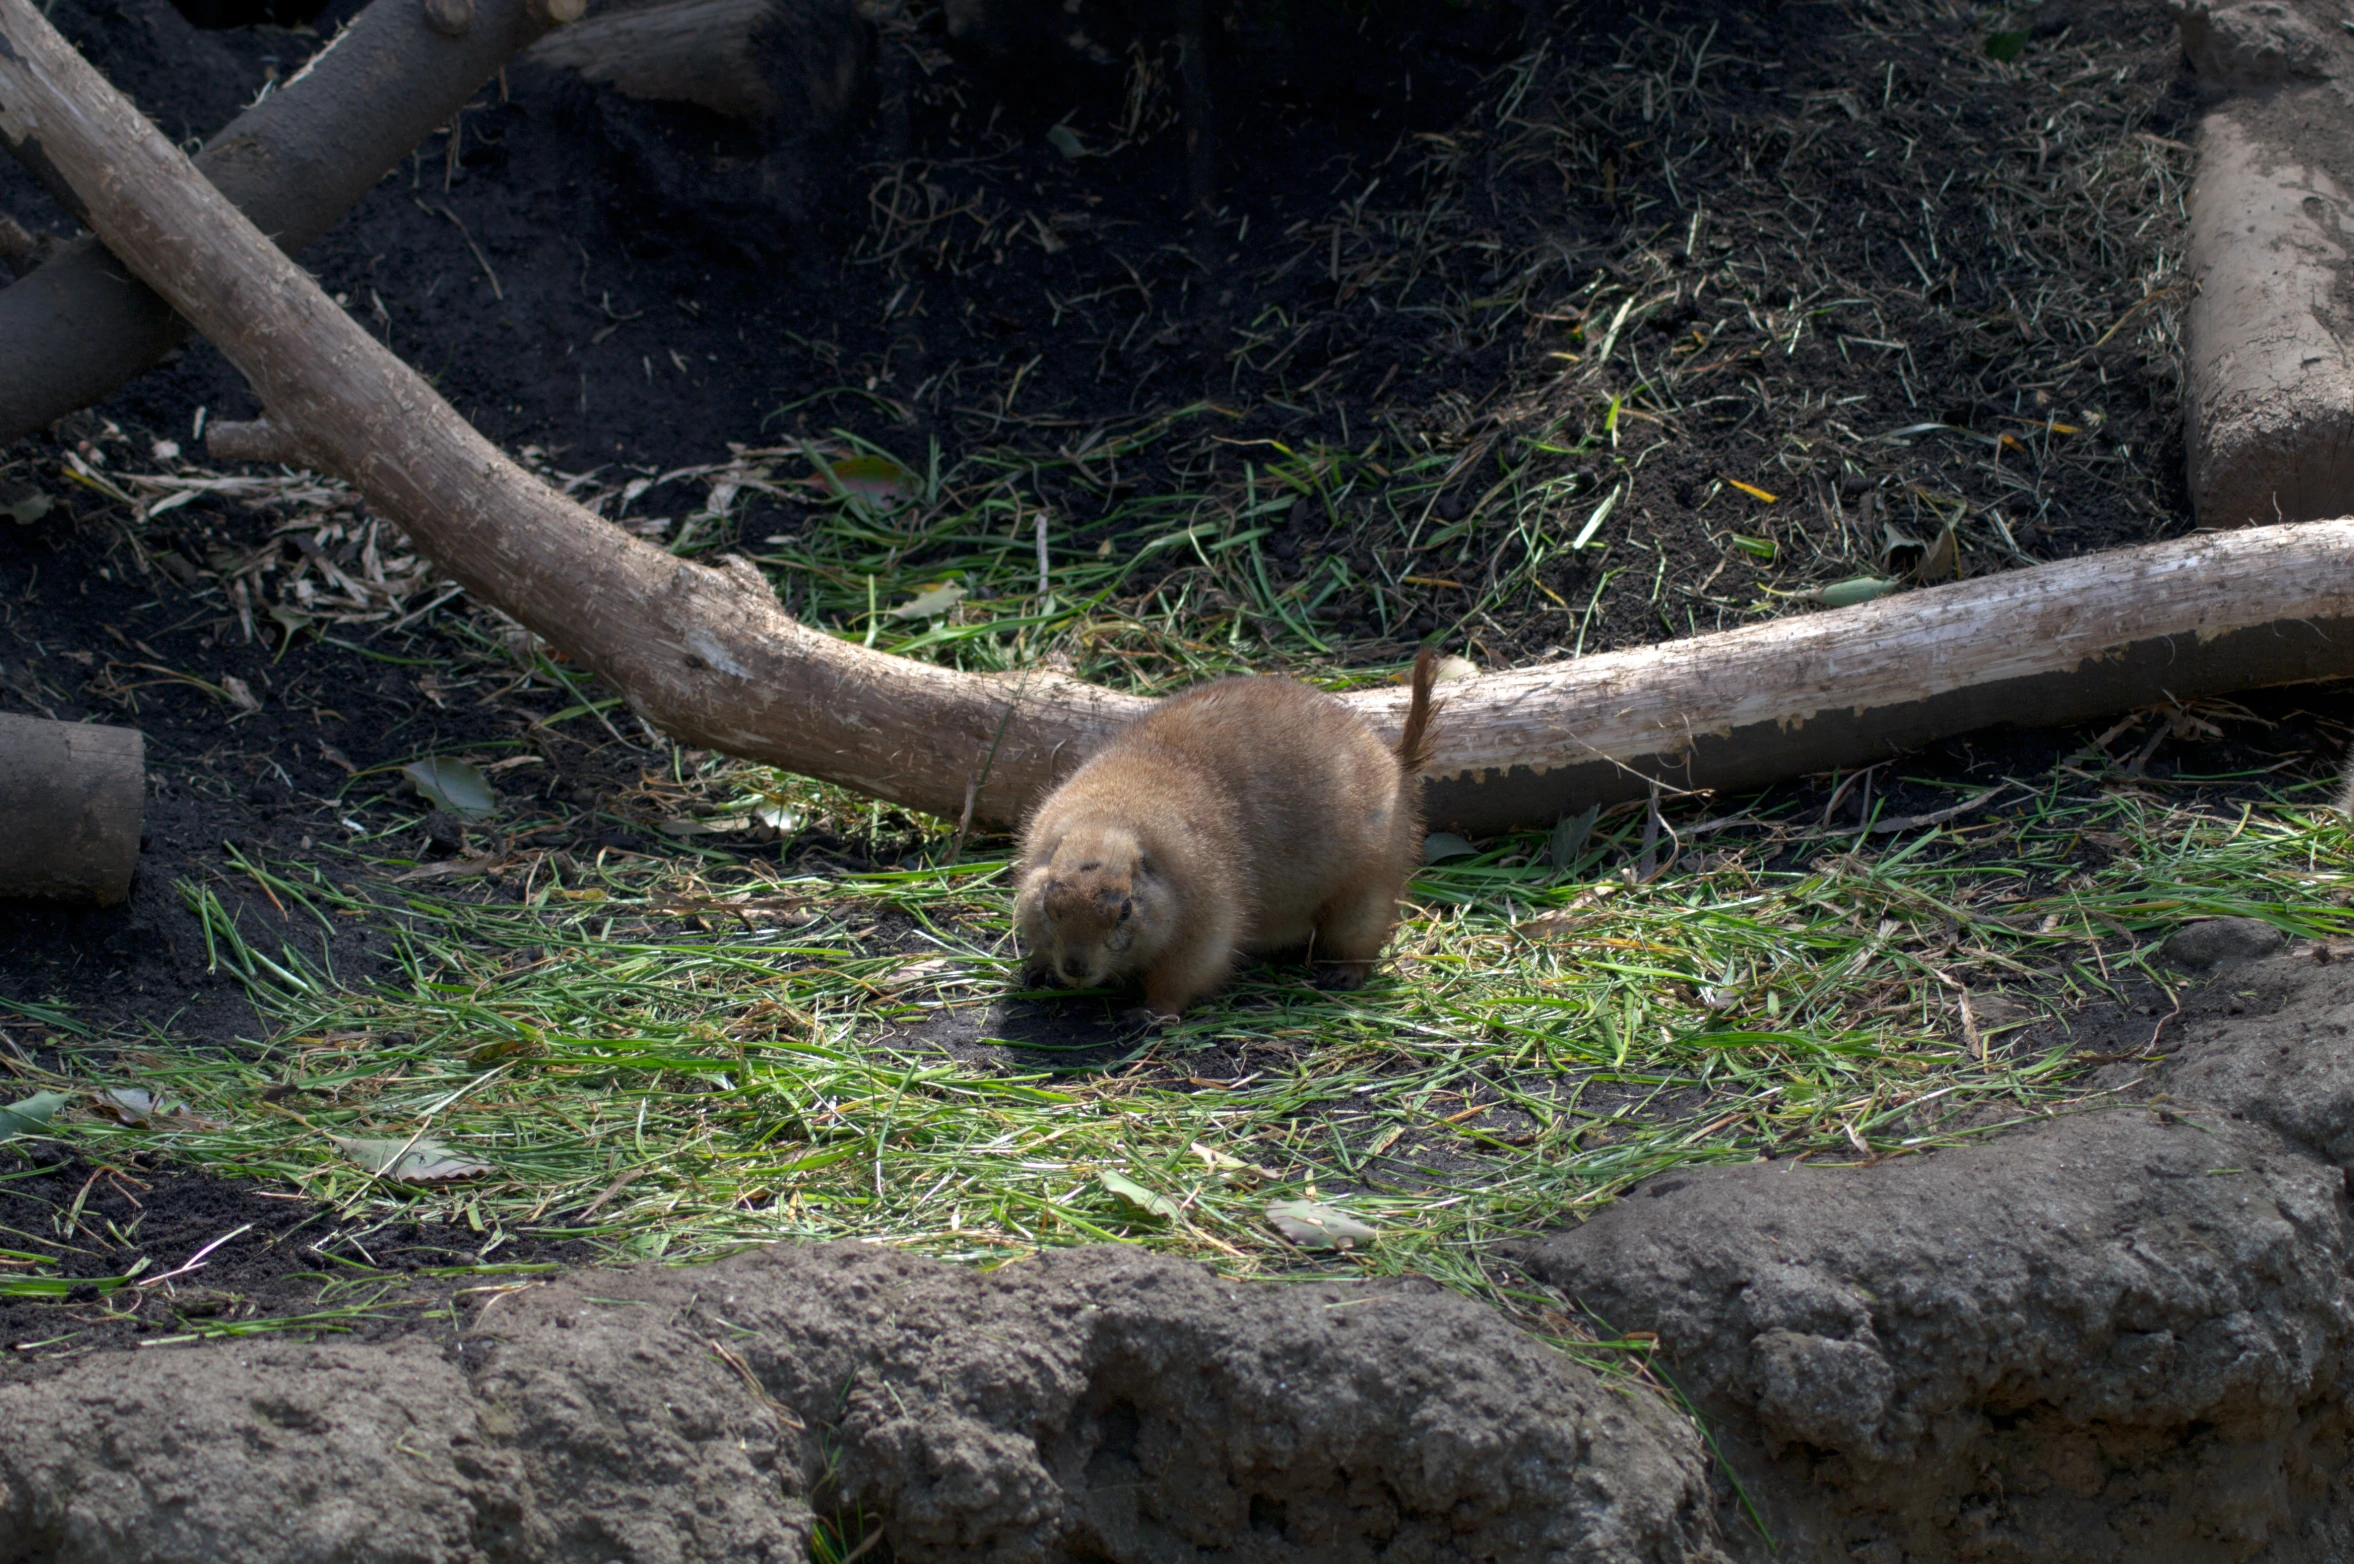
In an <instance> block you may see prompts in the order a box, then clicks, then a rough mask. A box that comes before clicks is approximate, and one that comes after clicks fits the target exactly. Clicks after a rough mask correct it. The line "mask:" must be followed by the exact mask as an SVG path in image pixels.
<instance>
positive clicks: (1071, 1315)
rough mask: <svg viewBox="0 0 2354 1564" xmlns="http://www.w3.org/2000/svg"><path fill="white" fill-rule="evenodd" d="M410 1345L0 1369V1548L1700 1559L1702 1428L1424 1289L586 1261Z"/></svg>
mask: <svg viewBox="0 0 2354 1564" xmlns="http://www.w3.org/2000/svg"><path fill="white" fill-rule="evenodd" d="M458 1356H459V1358H460V1359H461V1361H459V1362H452V1361H450V1360H449V1359H448V1358H447V1357H445V1356H444V1355H443V1354H442V1353H441V1352H439V1351H438V1350H436V1349H433V1348H431V1347H428V1346H426V1345H424V1344H421V1343H416V1342H411V1343H407V1344H396V1345H393V1346H389V1347H386V1346H374V1345H367V1344H356V1343H353V1344H343V1343H323V1344H318V1345H309V1346H292V1345H287V1344H276V1345H272V1346H269V1347H266V1348H261V1349H255V1348H251V1347H247V1346H244V1345H237V1344H230V1345H219V1346H211V1347H203V1348H189V1349H181V1350H177V1351H171V1350H158V1351H155V1352H151V1353H140V1354H126V1355H116V1356H109V1357H105V1358H99V1359H94V1360H88V1361H86V1362H84V1363H81V1364H78V1365H74V1366H70V1367H68V1368H66V1369H64V1370H63V1371H61V1372H60V1373H59V1374H57V1375H56V1376H55V1377H53V1378H50V1379H47V1380H42V1381H36V1382H31V1383H25V1384H17V1385H11V1386H6V1387H0V1426H4V1427H6V1428H7V1429H8V1430H9V1438H8V1439H7V1440H6V1441H5V1442H0V1561H15V1560H20V1559H40V1560H43V1561H53V1564H85V1561H90V1564H95V1561H100V1560H107V1561H114V1560H124V1561H128V1560H149V1561H157V1564H162V1561H178V1560H197V1559H222V1558H235V1559H238V1560H240V1561H241V1564H274V1561H280V1560H283V1561H288V1564H293V1561H296V1560H303V1561H310V1560H327V1559H334V1560H347V1561H352V1564H362V1561H366V1564H374V1561H387V1564H390V1561H399V1564H412V1561H413V1564H443V1561H450V1564H460V1561H465V1564H472V1561H492V1560H499V1561H507V1560H515V1561H522V1560H567V1561H570V1560H599V1561H602V1560H606V1559H626V1560H631V1561H640V1560H643V1561H649V1564H693V1561H704V1560H723V1559H724V1560H731V1561H734V1560H744V1561H768V1560H776V1561H782V1560H787V1559H799V1558H801V1557H802V1556H803V1552H804V1550H805V1545H806V1538H807V1535H808V1531H809V1528H810V1525H811V1506H812V1504H814V1505H816V1506H817V1507H818V1508H819V1509H820V1510H821V1511H825V1512H830V1511H831V1510H833V1509H835V1508H838V1507H845V1506H847V1507H852V1508H855V1509H858V1510H861V1511H863V1512H865V1513H867V1514H869V1515H871V1516H874V1517H875V1518H877V1519H878V1520H879V1521H880V1523H881V1526H882V1528H883V1532H884V1535H885V1536H886V1537H887V1538H888V1539H889V1540H890V1543H891V1548H892V1556H893V1557H894V1558H896V1559H898V1560H901V1561H918V1560H929V1559H958V1560H980V1561H1005V1564H1015V1561H1033V1560H1035V1561H1042V1564H1043V1561H1054V1560H1065V1559H1070V1560H1078V1559H1087V1560H1140V1561H1159V1560H1169V1561H1177V1560H1195V1559H1206V1558H1209V1557H1217V1558H1221V1559H1229V1558H1230V1559H1240V1560H1268V1561H1279V1560H1298V1561H1303V1564H1305V1561H1309V1560H1318V1561H1321V1560H1349V1559H1366V1560H1371V1559H1374V1558H1376V1557H1378V1558H1381V1559H1384V1560H1416V1561H1418V1560H1433V1561H1437V1560H1451V1559H1461V1560H1474V1559H1505V1558H1510V1559H1532V1560H1536V1559H1541V1560H1559V1561H1563V1564H1578V1561H1592V1564H1624V1561H1659V1564H1667V1561H1681V1560H1691V1561H1709V1560H1718V1559H1722V1558H1723V1557H1724V1555H1723V1553H1722V1550H1721V1548H1720V1546H1719V1544H1718V1542H1717V1540H1716V1531H1715V1521H1714V1517H1713V1511H1712V1504H1711V1500H1710V1496H1709V1489H1708V1482H1707V1478H1706V1473H1705V1468H1704V1465H1703V1461H1702V1456H1701V1451H1700V1445H1699V1441H1698V1439H1697V1437H1696V1435H1695V1434H1694V1432H1693V1430H1692V1428H1691V1426H1690V1425H1689V1423H1687V1422H1686V1421H1684V1420H1683V1419H1682V1418H1680V1417H1678V1416H1676V1415H1675V1414H1674V1413H1672V1412H1670V1411H1669V1410H1667V1409H1666V1407H1665V1405H1664V1404H1663V1403H1662V1402H1661V1401H1660V1400H1658V1399H1657V1398H1656V1397H1653V1396H1650V1395H1647V1394H1632V1395H1630V1394H1626V1393H1624V1392H1622V1391H1617V1390H1612V1389H1608V1388H1605V1387H1604V1386H1603V1385H1602V1384H1601V1383H1600V1382H1598V1381H1597V1380H1596V1379H1595V1378H1594V1377H1593V1376H1592V1375H1591V1374H1590V1373H1588V1372H1587V1371H1586V1370H1584V1369H1582V1368H1580V1367H1578V1366H1577V1365H1575V1364H1573V1363H1571V1362H1570V1361H1568V1360H1567V1359H1565V1358H1563V1357H1561V1356H1560V1355H1558V1354H1556V1353H1554V1352H1552V1351H1550V1350H1548V1349H1546V1348H1544V1347H1542V1346H1540V1345H1539V1344H1537V1343H1535V1342H1533V1341H1531V1340H1529V1339H1528V1338H1526V1337H1524V1336H1522V1335H1520V1334H1519V1333H1518V1332H1516V1331H1514V1330H1512V1329H1511V1328H1510V1327H1508V1326H1506V1325H1505V1324H1503V1323H1502V1321H1500V1320H1499V1319H1498V1318H1497V1317H1496V1316H1495V1315H1494V1314H1492V1313H1491V1312H1489V1311H1487V1310H1485V1309H1483V1308H1480V1307H1479V1306H1477V1305H1475V1304H1472V1303H1470V1302H1467V1301H1466V1300H1463V1299H1461V1298H1458V1297H1455V1296H1453V1295H1451V1294H1448V1293H1444V1292H1440V1291H1438V1290H1437V1289H1433V1288H1427V1287H1412V1286H1373V1285H1364V1284H1343V1283H1334V1284H1322V1285H1309V1286H1294V1287H1284V1286H1272V1285H1265V1284H1258V1285H1250V1284H1236V1283H1231V1282H1224V1281H1220V1280H1219V1279H1217V1278H1216V1277H1214V1276H1213V1275H1211V1274H1210V1273H1209V1272H1208V1271H1207V1270H1205V1269H1203V1268H1201V1267H1198V1266H1192V1265H1186V1264H1182V1263H1180V1262H1176V1261H1172V1260H1168V1259H1164V1258H1159V1257H1155V1256H1152V1255H1148V1254H1144V1253H1142V1252H1140V1251H1137V1250H1131V1249H1118V1248H1105V1249H1096V1250H1081V1251H1075V1252H1070V1253H1063V1254H1056V1255H1050V1256H1047V1257H1044V1258H1041V1259H1037V1260H1033V1261H1029V1262H1025V1263H1022V1264H1018V1265H1012V1266H1007V1267H1004V1268H1002V1269H1000V1270H998V1271H995V1272H991V1273H987V1274H982V1273H977V1272H972V1271H967V1270H962V1269H957V1268H953V1267H949V1266H944V1265H939V1264H935V1263H932V1262H928V1261H924V1260H919V1259H914V1258H910V1257H908V1256H904V1255H901V1254H898V1253H896V1252H893V1251H889V1250H883V1249H877V1248H869V1247H865V1246H859V1245H848V1244H844V1245H832V1246H825V1247H816V1248H779V1249H776V1250H769V1251H759V1252H755V1253H751V1254H747V1255H743V1256H739V1257H737V1258H736V1259H733V1260H730V1261H727V1262H723V1263H721V1264H718V1265H713V1266H709V1267H702V1268H693V1269H666V1268H662V1267H641V1268H639V1269H636V1270H632V1271H619V1272H601V1273H585V1274H581V1275H578V1276H572V1277H566V1278H563V1279H560V1280H557V1281H554V1282H552V1283H549V1284H546V1285H542V1286H538V1287H533V1288H530V1289H528V1290H525V1291H522V1292H519V1293H515V1294H512V1295H509V1296H506V1297H503V1298H500V1299H499V1301H498V1302H497V1303H495V1304H494V1305H492V1306H491V1307H490V1308H488V1309H487V1310H486V1311H485V1313H484V1315H483V1317H482V1318H481V1319H480V1320H478V1321H477V1322H476V1326H475V1328H474V1329H473V1330H472V1331H470V1332H469V1334H468V1336H467V1338H466V1340H465V1343H464V1346H463V1349H462V1351H461V1352H460V1353H459V1354H458Z"/></svg>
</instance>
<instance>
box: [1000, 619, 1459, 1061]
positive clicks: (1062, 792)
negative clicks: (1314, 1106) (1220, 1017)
mask: <svg viewBox="0 0 2354 1564" xmlns="http://www.w3.org/2000/svg"><path fill="white" fill-rule="evenodd" d="M1437 673H1438V657H1437V655H1436V654H1435V653H1433V652H1431V651H1428V650H1425V651H1424V652H1423V653H1422V654H1421V655H1420V656H1419V657H1417V658H1416V659H1415V660H1414V694H1413V701H1412V703H1411V705H1410V706H1409V707H1408V709H1407V713H1406V725H1405V731H1404V732H1403V733H1402V734H1401V735H1400V736H1399V739H1398V744H1397V747H1396V748H1395V749H1391V748H1390V747H1388V746H1387V745H1384V744H1383V743H1382V742H1381V740H1380V738H1378V737H1377V736H1376V735H1375V734H1374V732H1373V730H1372V729H1371V728H1369V727H1367V726H1366V725H1365V722H1364V720H1363V719H1362V718H1360V717H1359V716H1358V715H1357V714H1356V713H1355V712H1353V711H1351V710H1350V709H1349V708H1348V707H1347V706H1346V705H1344V704H1343V703H1341V702H1340V701H1337V700H1334V699H1333V698H1332V697H1331V696H1329V695H1327V694H1325V693H1324V692H1323V691H1321V690H1316V689H1311V688H1310V687H1309V686H1307V685H1305V684H1299V683H1295V682H1294V681H1292V680H1290V679H1266V678H1240V679H1220V680H1218V681H1217V682H1216V683H1214V684H1205V685H1203V686H1202V687H1201V688H1199V689H1195V690H1188V691H1187V692H1186V693H1184V694H1183V695H1179V696H1175V697H1173V698H1171V699H1170V700H1168V701H1166V702H1164V703H1163V704H1161V705H1160V706H1158V707H1156V708H1155V709H1154V710H1152V711H1151V712H1149V713H1147V714H1146V715H1145V716H1143V717H1141V718H1139V719H1138V720H1137V721H1136V722H1135V723H1134V724H1132V725H1131V726H1130V727H1128V728H1127V729H1125V730H1124V731H1123V732H1121V733H1120V735H1119V736H1118V737H1116V738H1114V739H1113V740H1112V741H1111V742H1110V743H1109V744H1107V745H1105V746H1104V748H1103V749H1101V750H1100V751H1098V752H1097V753H1096V754H1095V755H1093V756H1091V757H1090V758H1089V759H1088V760H1087V762H1086V763H1085V764H1083V765H1082V766H1080V767H1079V769H1078V770H1077V771H1075V772H1073V773H1072V774H1071V776H1070V777H1069V779H1068V780H1066V781H1065V782H1064V783H1063V784H1062V785H1061V786H1060V787H1058V788H1056V789H1055V790H1054V791H1053V792H1052V793H1050V794H1048V795H1047V797H1046V799H1045V801H1044V802H1043V803H1041V804H1040V805H1039V806H1038V808H1037V811H1036V812H1035V813H1034V814H1032V815H1031V817H1030V823H1029V825H1028V827H1027V828H1026V829H1025V830H1024V831H1023V833H1022V857H1021V864H1020V867H1019V870H1018V872H1017V878H1016V882H1015V883H1016V885H1017V886H1018V887H1019V889H1018V890H1017V891H1016V893H1015V899H1014V918H1015V926H1016V928H1017V929H1018V930H1019V931H1020V935H1021V942H1022V950H1023V952H1024V955H1025V964H1024V976H1025V978H1026V980H1027V981H1029V982H1030V983H1032V984H1033V985H1036V984H1039V983H1042V982H1045V981H1049V980H1051V981H1055V982H1059V983H1061V984H1063V985H1065V986H1068V987H1075V988H1102V987H1110V986H1114V985H1117V984H1120V983H1123V982H1125V981H1128V980H1131V979H1138V980H1141V982H1142V984H1143V987H1144V1013H1145V1014H1146V1015H1149V1016H1151V1017H1156V1018H1170V1017H1175V1016H1177V1015H1180V1014H1182V1013H1183V1012H1184V1010H1185V1007H1186V1006H1188V1005H1190V1004H1192V1003H1193V1002H1194V1001H1195V1000H1197V999H1199V998H1201V997H1202V996H1203V995H1204V994H1207V993H1209V992H1210V991H1211V990H1212V989H1214V988H1216V987H1217V986H1218V985H1219V984H1221V983H1223V982H1225V981H1226V976H1227V973H1228V972H1229V971H1230V970H1231V969H1232V968H1233V966H1234V962H1235V958H1236V957H1237V956H1239V955H1241V954H1243V953H1245V952H1253V953H1273V952H1277V951H1292V950H1300V949H1302V948H1305V950H1306V952H1307V954H1308V955H1309V956H1310V958H1311V959H1313V960H1314V961H1316V962H1318V963H1319V964H1320V965H1322V966H1323V968H1324V971H1323V976H1324V978H1325V980H1326V981H1327V982H1329V983H1332V984H1335V985H1336V986H1340V987H1347V988H1354V987H1356V986H1357V985H1358V984H1360V983H1362V982H1364V981H1365V978H1366V976H1367V974H1369V973H1370V972H1371V971H1372V968H1373V962H1374V960H1375V958H1376V957H1378V956H1379V955H1380V954H1381V948H1382V946H1383V945H1384V944H1386V943H1387V942H1388V940H1389V937H1390V930H1391V929H1392V928H1394V927H1395V926H1396V924H1397V921H1398V899H1399V897H1400V896H1402V895H1403V894H1404V893H1405V889H1406V880H1407V877H1408V876H1409V875H1411V874H1412V873H1413V872H1414V867H1415V865H1416V864H1418V863H1420V862H1421V860H1422V819H1421V808H1420V805H1421V792H1422V779H1421V770H1422V766H1423V763H1424V762H1425V760H1427V759H1428V733H1429V727H1430V715H1431V702H1430V690H1431V685H1432V683H1433V682H1434V680H1435V679H1436V676H1437Z"/></svg>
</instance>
